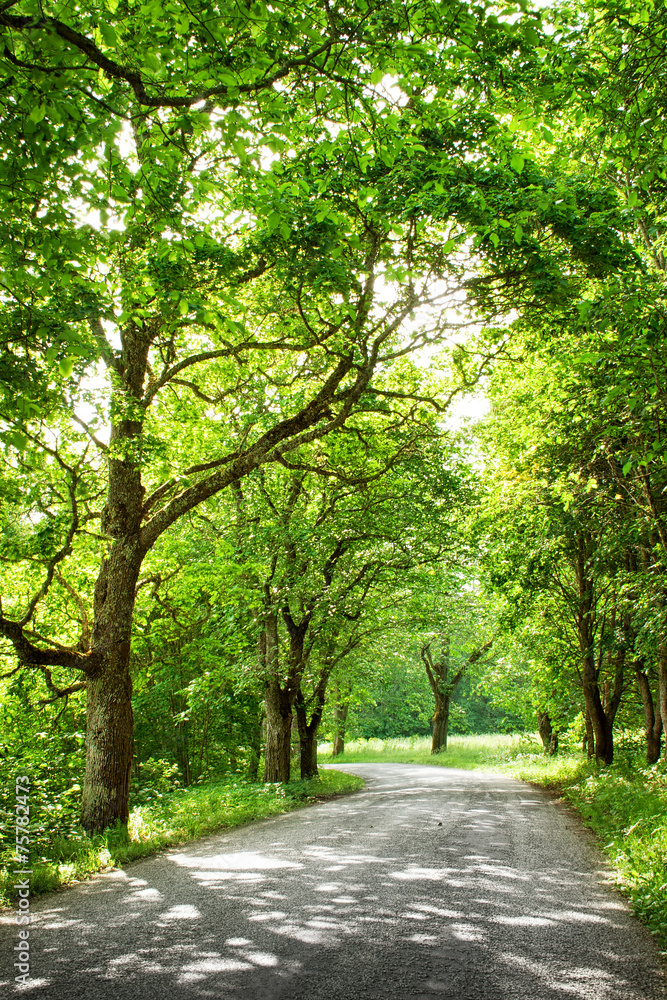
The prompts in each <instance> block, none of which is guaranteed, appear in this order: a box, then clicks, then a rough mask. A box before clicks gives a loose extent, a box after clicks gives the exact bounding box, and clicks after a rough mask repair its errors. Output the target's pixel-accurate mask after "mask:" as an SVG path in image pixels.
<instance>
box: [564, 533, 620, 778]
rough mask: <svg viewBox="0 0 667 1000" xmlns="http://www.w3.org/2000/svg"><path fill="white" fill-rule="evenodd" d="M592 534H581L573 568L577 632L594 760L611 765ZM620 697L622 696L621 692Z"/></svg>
mask: <svg viewBox="0 0 667 1000" xmlns="http://www.w3.org/2000/svg"><path fill="white" fill-rule="evenodd" d="M591 546H592V542H591V539H590V537H587V536H585V535H580V536H579V537H578V538H577V558H576V561H575V564H574V570H575V574H576V579H577V589H578V596H579V607H578V609H577V635H578V638H579V648H580V650H581V659H582V667H581V682H582V688H583V692H584V704H585V706H586V716H587V718H588V719H589V720H590V724H591V728H592V735H593V738H594V741H595V759H596V761H600V760H601V761H602V763H603V764H611V762H612V760H613V758H614V734H613V728H612V724H613V718H610V717H609V716H607V714H606V712H605V710H604V706H603V704H602V697H601V694H600V686H599V683H598V677H599V671H598V668H597V667H596V665H595V657H594V646H595V627H594V622H593V617H594V607H595V602H594V597H593V583H592V580H591V579H590V577H589V573H590V563H589V559H590V549H591ZM619 697H620V695H619ZM588 753H589V756H591V742H590V739H589V742H588Z"/></svg>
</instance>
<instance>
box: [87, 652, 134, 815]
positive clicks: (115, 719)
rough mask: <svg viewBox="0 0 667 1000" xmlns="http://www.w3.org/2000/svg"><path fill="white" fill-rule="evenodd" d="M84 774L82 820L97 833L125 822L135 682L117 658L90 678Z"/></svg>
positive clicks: (130, 762)
mask: <svg viewBox="0 0 667 1000" xmlns="http://www.w3.org/2000/svg"><path fill="white" fill-rule="evenodd" d="M87 694H88V701H87V723H86V772H85V777H84V782H83V802H82V814H81V822H82V825H83V827H84V829H85V830H87V831H88V833H98V832H99V831H101V830H103V829H104V827H105V826H109V825H110V824H113V823H115V822H117V821H120V822H121V823H127V819H128V815H129V794H130V772H131V770H132V747H133V719H132V682H131V680H130V674H129V670H128V664H127V663H123V662H122V660H121V658H120V657H119V662H117V663H116V664H115V669H109V670H107V671H104V672H103V673H101V674H98V675H97V676H95V677H93V678H90V679H89V681H88V691H87Z"/></svg>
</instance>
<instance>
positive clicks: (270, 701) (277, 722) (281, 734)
mask: <svg viewBox="0 0 667 1000" xmlns="http://www.w3.org/2000/svg"><path fill="white" fill-rule="evenodd" d="M292 703H293V698H292V695H291V692H290V689H289V687H287V688H283V687H281V686H280V683H279V682H278V680H276V679H275V678H271V679H270V680H268V681H267V683H266V688H265V702H264V704H265V705H266V748H265V751H264V781H271V782H275V781H289V779H290V756H291V750H292Z"/></svg>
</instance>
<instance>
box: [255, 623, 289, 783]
mask: <svg viewBox="0 0 667 1000" xmlns="http://www.w3.org/2000/svg"><path fill="white" fill-rule="evenodd" d="M259 659H260V666H261V667H262V668H263V670H264V675H265V677H266V681H265V686H264V706H265V711H266V747H265V750H264V781H271V782H276V781H289V779H290V754H291V749H292V709H293V706H294V698H295V695H296V691H295V690H294V687H293V685H292V683H291V681H290V678H289V676H288V678H287V681H286V682H285V683H284V684H281V683H280V676H279V666H280V664H279V649H278V618H277V616H276V613H275V611H273V610H269V611H268V612H267V614H266V623H265V627H264V629H263V631H262V634H261V636H260V640H259Z"/></svg>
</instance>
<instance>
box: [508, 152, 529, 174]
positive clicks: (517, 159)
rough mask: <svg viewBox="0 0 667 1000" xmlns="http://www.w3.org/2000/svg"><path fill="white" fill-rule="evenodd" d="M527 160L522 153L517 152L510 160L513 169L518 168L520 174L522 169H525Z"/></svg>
mask: <svg viewBox="0 0 667 1000" xmlns="http://www.w3.org/2000/svg"><path fill="white" fill-rule="evenodd" d="M525 162H526V161H525V160H524V158H523V156H522V155H521V153H515V154H514V156H513V157H512V159H511V160H510V167H511V168H512V170H516V172H517V174H520V173H521V171H522V170H523V165H524V163H525Z"/></svg>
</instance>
